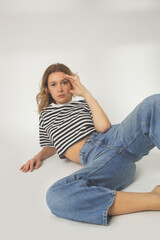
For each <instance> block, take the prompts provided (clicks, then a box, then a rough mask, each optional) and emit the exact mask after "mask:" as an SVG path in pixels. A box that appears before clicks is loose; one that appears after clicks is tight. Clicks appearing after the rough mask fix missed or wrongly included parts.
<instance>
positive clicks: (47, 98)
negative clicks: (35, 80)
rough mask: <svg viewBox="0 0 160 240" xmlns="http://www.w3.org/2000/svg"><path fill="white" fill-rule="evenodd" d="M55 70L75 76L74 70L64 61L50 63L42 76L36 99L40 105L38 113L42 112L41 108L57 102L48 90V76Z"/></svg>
mask: <svg viewBox="0 0 160 240" xmlns="http://www.w3.org/2000/svg"><path fill="white" fill-rule="evenodd" d="M54 72H64V73H66V74H69V75H71V76H73V73H72V71H71V70H70V69H69V68H68V67H67V66H66V65H64V64H62V63H55V64H52V65H50V66H49V67H48V68H47V69H46V70H45V72H44V74H43V77H42V82H41V86H40V92H39V93H38V94H37V95H36V101H37V105H38V113H39V114H40V113H41V110H42V109H43V110H45V109H46V108H47V107H48V105H49V104H50V103H52V102H53V103H56V102H55V100H54V99H53V98H52V96H51V94H50V93H49V91H48V77H49V75H50V74H51V73H54Z"/></svg>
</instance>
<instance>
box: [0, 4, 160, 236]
mask: <svg viewBox="0 0 160 240" xmlns="http://www.w3.org/2000/svg"><path fill="white" fill-rule="evenodd" d="M0 34H1V36H0V41H1V44H0V52H1V54H0V66H1V67H0V82H1V94H0V102H1V117H0V127H1V129H0V132H1V134H0V135H1V136H0V143H1V144H0V146H1V158H0V163H1V165H0V166H1V175H0V176H1V179H0V184H1V186H0V187H1V192H0V193H1V197H0V198H1V203H0V221H1V231H0V235H2V237H1V238H2V239H7V240H8V239H11V238H12V239H15V238H16V239H18V240H19V239H23V240H25V239H39V240H41V239H47V240H50V239H70V240H72V239H76V240H79V239H82V238H83V239H92V240H94V239H98V238H100V239H101V240H103V239H135V238H136V239H140V238H142V237H143V238H146V239H150V238H151V237H153V236H154V235H155V236H159V223H160V212H151V211H149V212H148V211H146V212H140V213H133V214H127V215H121V216H116V217H113V218H112V220H111V223H110V225H109V226H107V227H106V226H100V225H93V224H86V223H80V222H73V221H69V220H65V219H62V218H58V217H56V216H54V215H52V214H51V213H50V211H49V209H48V207H47V205H46V202H45V194H46V191H47V189H48V188H49V187H50V186H51V184H52V183H53V182H55V181H57V180H58V179H60V178H62V177H64V176H67V175H69V174H71V173H73V172H74V171H76V170H78V169H80V168H81V166H80V165H79V164H76V163H74V162H71V161H68V160H62V159H59V158H58V156H57V155H55V156H53V157H51V158H49V159H47V160H45V161H44V162H43V164H42V166H41V167H40V168H39V169H38V170H36V171H33V172H32V173H22V172H21V171H19V168H20V167H21V165H23V164H24V163H25V162H26V161H27V160H28V159H30V158H31V157H32V156H34V155H35V154H37V153H38V152H39V151H40V150H41V148H40V146H39V139H38V113H37V105H36V99H35V97H36V94H37V93H38V91H39V86H40V81H41V77H42V75H43V72H44V71H45V69H46V68H47V67H48V66H49V65H50V64H53V63H56V62H60V63H64V64H66V65H67V66H68V67H69V68H70V69H71V70H72V71H73V72H78V74H79V76H80V79H81V82H82V83H83V84H84V85H85V86H86V87H87V88H88V89H89V90H90V92H91V93H92V94H93V96H94V97H95V98H96V99H97V101H98V102H99V103H100V105H101V106H102V108H103V109H104V111H105V112H106V114H107V115H108V117H109V119H110V121H111V123H112V124H114V123H119V122H121V121H122V120H123V119H124V117H126V116H127V115H128V114H129V113H130V112H131V111H132V110H133V108H134V107H135V106H136V105H137V104H138V103H139V102H140V101H142V100H143V99H144V98H145V97H147V96H149V95H152V94H155V93H159V92H160V79H159V76H160V67H159V63H160V1H159V0H44V1H43V0H14V1H12V0H0ZM159 158H160V155H159V151H158V150H157V149H156V148H154V149H153V150H152V151H151V152H150V154H149V155H148V156H146V157H144V158H143V159H142V160H141V161H140V162H138V163H137V175H136V181H135V182H134V183H132V184H131V185H130V186H129V187H128V188H126V189H125V190H124V191H134V192H147V191H151V190H152V189H153V188H154V187H155V186H156V185H158V184H160V161H159ZM77 204H78V203H77Z"/></svg>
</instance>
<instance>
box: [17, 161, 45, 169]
mask: <svg viewBox="0 0 160 240" xmlns="http://www.w3.org/2000/svg"><path fill="white" fill-rule="evenodd" d="M40 165H41V161H40V160H35V159H31V160H29V161H28V162H27V163H26V164H24V165H23V166H22V167H21V168H20V170H22V172H28V171H29V170H30V172H32V171H33V168H35V169H37V168H39V166H40Z"/></svg>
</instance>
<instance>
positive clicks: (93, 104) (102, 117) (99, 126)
mask: <svg viewBox="0 0 160 240" xmlns="http://www.w3.org/2000/svg"><path fill="white" fill-rule="evenodd" d="M73 74H74V75H75V77H76V78H75V77H73V76H69V75H67V74H66V79H68V80H69V81H70V82H71V84H72V86H73V89H72V90H70V92H71V93H73V94H75V95H77V96H82V97H84V99H85V100H86V102H87V103H88V105H89V107H90V110H91V112H92V116H93V122H94V126H95V129H96V130H97V131H98V132H106V131H107V130H108V129H109V128H110V127H111V123H110V121H109V119H108V117H107V116H106V114H105V112H104V111H103V109H102V108H101V107H100V105H99V104H98V102H97V101H96V100H95V98H94V97H93V96H92V94H91V93H90V92H89V91H88V90H87V88H86V87H85V86H83V84H82V83H81V82H80V78H79V76H78V75H77V74H75V73H73Z"/></svg>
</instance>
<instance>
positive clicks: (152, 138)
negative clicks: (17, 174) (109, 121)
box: [47, 94, 160, 225]
mask: <svg viewBox="0 0 160 240" xmlns="http://www.w3.org/2000/svg"><path fill="white" fill-rule="evenodd" d="M159 109H160V95H159V94H157V95H154V96H151V97H148V98H147V99H145V100H144V101H143V102H142V103H140V104H139V105H138V106H137V107H136V108H135V110H134V111H133V112H132V113H131V114H129V116H128V117H127V118H126V119H125V120H124V121H123V122H122V123H121V124H119V125H117V126H116V127H112V128H111V129H110V130H109V131H108V132H106V133H105V134H98V138H99V136H100V137H101V140H100V139H98V138H95V139H93V142H92V143H91V142H90V138H89V139H87V141H86V143H85V144H84V145H85V146H84V148H85V152H83V150H84V148H83V149H82V151H81V152H80V153H81V154H82V153H83V155H85V156H83V161H84V164H85V167H84V168H82V169H81V170H79V171H77V172H75V173H73V174H71V175H70V176H68V177H66V178H63V179H61V180H59V181H58V182H57V183H55V184H53V185H52V186H51V187H50V188H49V190H48V192H47V203H48V206H49V208H50V209H51V211H52V213H54V214H55V215H57V216H60V217H63V218H67V219H71V220H75V221H83V222H89V223H95V224H102V225H108V222H109V219H110V218H109V216H112V215H118V214H125V213H130V212H137V211H144V210H160V206H159V203H160V194H159V187H156V188H155V189H154V190H153V191H151V192H149V193H126V192H120V190H122V189H123V188H125V187H126V186H127V185H128V184H130V183H131V182H132V181H133V180H134V174H135V161H137V160H139V159H141V158H142V157H143V156H144V155H146V154H148V153H149V151H150V150H151V149H152V148H153V147H154V146H157V147H158V148H159V149H160V131H159V130H160V126H159V119H160V110H159ZM91 145H92V147H91ZM86 146H87V147H86ZM81 160H82V156H81Z"/></svg>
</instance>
